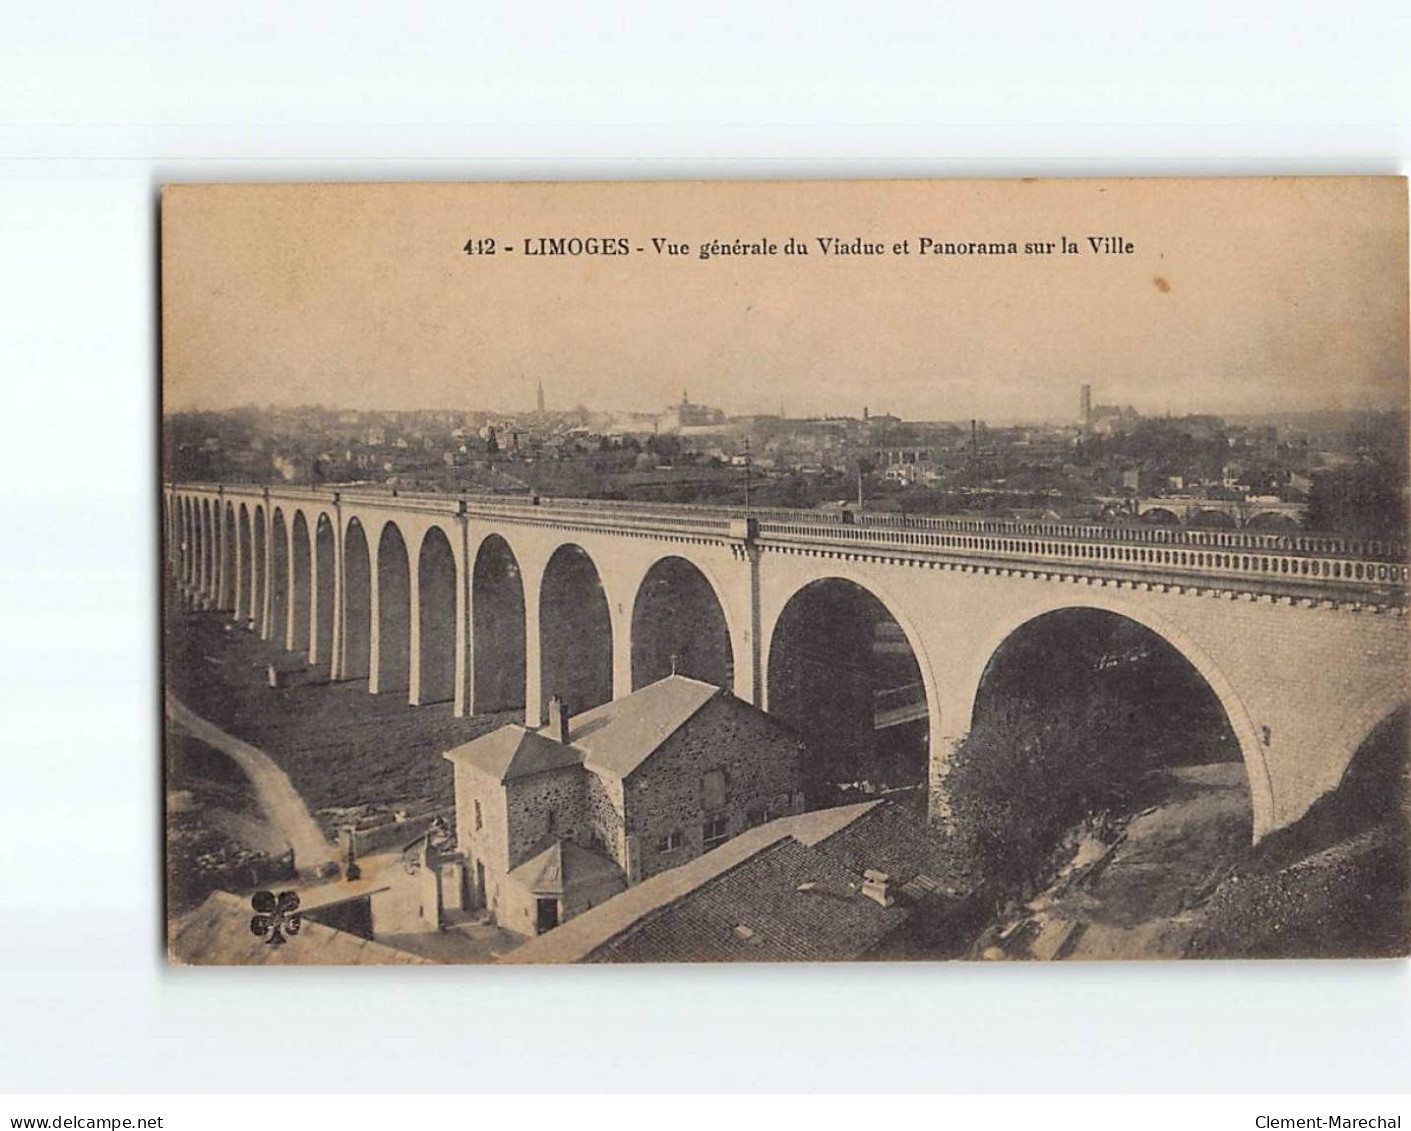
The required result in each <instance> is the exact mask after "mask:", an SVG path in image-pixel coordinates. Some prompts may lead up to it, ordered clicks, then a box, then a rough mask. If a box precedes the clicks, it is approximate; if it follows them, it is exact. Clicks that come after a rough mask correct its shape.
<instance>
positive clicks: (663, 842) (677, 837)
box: [657, 829, 686, 852]
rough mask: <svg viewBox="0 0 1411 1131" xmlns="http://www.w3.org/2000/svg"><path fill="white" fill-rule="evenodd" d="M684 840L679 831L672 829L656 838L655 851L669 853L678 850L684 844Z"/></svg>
mask: <svg viewBox="0 0 1411 1131" xmlns="http://www.w3.org/2000/svg"><path fill="white" fill-rule="evenodd" d="M685 840H686V838H685V837H683V836H682V835H681V830H680V829H672V830H671V831H670V832H669V833H667V834H666V835H665V836H663V837H658V838H657V851H658V852H671V851H673V850H674V849H677V848H680V847H681V845H682V844H684V843H685Z"/></svg>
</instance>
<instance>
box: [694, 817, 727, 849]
mask: <svg viewBox="0 0 1411 1131" xmlns="http://www.w3.org/2000/svg"><path fill="white" fill-rule="evenodd" d="M729 839H730V819H729V818H728V817H726V816H725V815H724V814H721V815H720V816H719V817H711V818H710V819H708V820H707V821H706V823H705V824H704V825H702V826H701V841H702V844H701V847H702V848H703V849H705V851H706V852H709V851H710V850H711V849H712V848H716V847H717V846H719V845H722V844H724V843H725V842H726V841H727V840H729Z"/></svg>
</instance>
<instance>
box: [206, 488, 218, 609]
mask: <svg viewBox="0 0 1411 1131" xmlns="http://www.w3.org/2000/svg"><path fill="white" fill-rule="evenodd" d="M204 510H205V515H206V578H205V585H206V594H207V596H209V597H210V599H211V607H212V608H214V607H215V605H216V596H217V592H218V589H219V586H220V559H221V552H220V548H221V547H220V535H221V529H220V528H221V521H220V519H221V514H220V500H216V501H215V502H214V503H212V502H211V500H210V499H207V500H205V503H204Z"/></svg>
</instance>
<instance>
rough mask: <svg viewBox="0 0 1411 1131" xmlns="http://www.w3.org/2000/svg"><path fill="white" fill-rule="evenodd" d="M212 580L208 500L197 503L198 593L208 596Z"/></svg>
mask: <svg viewBox="0 0 1411 1131" xmlns="http://www.w3.org/2000/svg"><path fill="white" fill-rule="evenodd" d="M210 580H211V504H210V501H209V500H208V499H200V500H198V501H197V503H196V591H197V592H198V593H201V594H203V595H204V594H206V593H208V592H209V591H210Z"/></svg>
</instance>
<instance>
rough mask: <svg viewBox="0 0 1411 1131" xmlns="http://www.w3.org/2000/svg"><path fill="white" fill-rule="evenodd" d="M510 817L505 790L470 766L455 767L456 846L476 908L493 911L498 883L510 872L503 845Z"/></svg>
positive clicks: (505, 841)
mask: <svg viewBox="0 0 1411 1131" xmlns="http://www.w3.org/2000/svg"><path fill="white" fill-rule="evenodd" d="M477 801H478V802H479V803H480V827H479V828H477V827H476V820H475V803H476V802H477ZM508 826H509V814H508V811H507V809H506V806H505V791H504V787H503V786H502V785H501V784H500V783H499V781H498V780H496V779H495V778H493V777H491V776H490V775H489V774H486V773H482V772H481V771H479V770H477V769H476V768H475V767H473V766H469V765H461V764H458V765H457V766H456V843H457V844H458V845H459V847H460V850H461V852H463V853H464V854H465V859H466V873H467V876H468V877H469V883H470V888H471V902H472V904H474V905H475V906H483V907H489V908H491V909H492V910H493V908H494V906H495V902H496V897H497V894H498V890H499V886H500V881H501V880H503V879H504V876H505V874H506V873H507V872H508V871H509V869H510V864H509V858H508V856H507V855H506V851H505V846H506V843H507V840H508V835H507V832H506V830H507V828H508ZM477 864H478V865H481V866H482V867H483V868H484V873H485V889H484V891H481V890H480V889H479V871H478V869H477V867H476V865H477Z"/></svg>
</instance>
